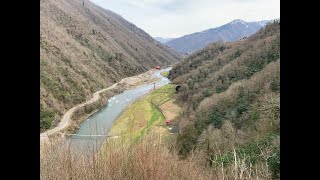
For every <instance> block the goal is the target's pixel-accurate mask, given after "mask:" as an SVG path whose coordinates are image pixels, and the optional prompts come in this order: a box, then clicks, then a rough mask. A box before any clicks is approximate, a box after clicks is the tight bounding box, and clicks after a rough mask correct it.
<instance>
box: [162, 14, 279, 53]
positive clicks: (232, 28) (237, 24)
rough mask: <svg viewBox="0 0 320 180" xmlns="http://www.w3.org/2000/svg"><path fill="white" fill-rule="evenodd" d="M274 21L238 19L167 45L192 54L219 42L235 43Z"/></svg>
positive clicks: (183, 37)
mask: <svg viewBox="0 0 320 180" xmlns="http://www.w3.org/2000/svg"><path fill="white" fill-rule="evenodd" d="M270 21H273V20H263V21H253V22H246V21H244V20H241V19H236V20H233V21H231V22H230V23H227V24H225V25H222V26H220V27H216V28H211V29H208V30H204V31H201V32H196V33H192V34H188V35H184V36H182V37H179V38H175V39H172V40H171V41H169V42H167V43H165V44H166V45H167V46H169V47H171V48H173V49H175V50H177V51H180V52H183V53H192V52H195V51H197V50H199V49H202V48H204V47H206V46H207V45H208V44H210V43H214V42H217V41H225V42H233V41H237V40H239V39H241V38H243V37H247V36H250V35H252V34H254V33H256V32H257V31H258V30H260V29H261V28H262V27H264V26H265V25H266V24H267V23H268V22H270Z"/></svg>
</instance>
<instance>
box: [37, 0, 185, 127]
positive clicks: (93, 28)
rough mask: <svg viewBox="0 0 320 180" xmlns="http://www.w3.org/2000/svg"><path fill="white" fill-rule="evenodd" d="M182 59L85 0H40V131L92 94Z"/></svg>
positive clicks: (132, 26)
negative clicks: (123, 79)
mask: <svg viewBox="0 0 320 180" xmlns="http://www.w3.org/2000/svg"><path fill="white" fill-rule="evenodd" d="M180 58H181V55H180V54H179V53H177V52H176V51H174V50H172V49H170V48H168V47H166V46H164V45H162V44H161V43H157V42H155V41H154V39H153V38H152V37H151V36H149V35H148V34H147V33H146V32H144V31H143V30H141V29H140V28H138V27H136V26H135V25H134V24H131V23H130V22H128V21H126V20H125V19H123V18H122V17H121V16H119V15H117V14H115V13H113V12H111V11H108V10H105V9H103V8H101V7H99V6H97V5H95V4H93V3H91V2H90V1H88V0H84V1H79V0H41V1H40V131H41V130H46V129H48V128H50V127H51V126H52V122H53V124H56V123H57V122H59V120H60V118H61V115H62V114H63V113H64V112H65V111H66V110H67V109H69V108H71V107H73V106H74V105H76V104H78V103H81V102H83V101H85V100H86V99H87V98H89V97H91V95H92V93H93V92H95V91H97V90H100V89H102V88H106V87H108V86H110V85H112V84H113V83H115V82H117V81H119V80H120V79H122V78H124V77H128V76H133V75H137V74H140V73H143V72H145V71H147V70H148V69H151V68H154V67H155V66H157V65H160V66H168V65H170V64H172V63H175V62H177V61H178V60H180Z"/></svg>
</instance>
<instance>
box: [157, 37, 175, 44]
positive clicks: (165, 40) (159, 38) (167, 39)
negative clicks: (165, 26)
mask: <svg viewBox="0 0 320 180" xmlns="http://www.w3.org/2000/svg"><path fill="white" fill-rule="evenodd" d="M154 39H155V40H157V41H159V42H161V43H162V44H165V43H166V42H169V41H171V40H172V39H173V38H163V37H154Z"/></svg>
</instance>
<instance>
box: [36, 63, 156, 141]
mask: <svg viewBox="0 0 320 180" xmlns="http://www.w3.org/2000/svg"><path fill="white" fill-rule="evenodd" d="M154 71H155V70H154V69H152V70H149V71H147V72H145V73H143V74H140V75H137V76H132V77H127V78H124V79H122V80H121V81H120V82H118V83H115V84H113V85H112V86H110V87H108V88H105V89H102V90H99V91H97V92H95V93H94V94H93V97H92V98H91V99H90V100H88V101H86V102H83V103H81V104H78V105H76V106H74V107H72V108H71V109H69V110H68V111H67V112H66V113H65V114H64V115H63V116H62V119H61V121H60V123H59V124H58V126H57V127H54V128H53V129H50V130H48V131H46V132H43V133H41V134H40V143H41V144H43V143H47V142H49V141H50V140H49V137H50V136H53V135H56V134H58V133H59V132H60V131H62V130H64V129H66V128H68V126H69V125H70V123H71V121H72V119H71V117H72V114H73V113H74V112H75V111H76V110H77V109H79V108H81V107H84V106H86V105H89V104H92V103H94V102H96V101H98V100H99V99H100V94H101V93H103V92H105V91H108V90H112V89H114V88H117V87H118V86H121V87H123V88H124V89H131V88H134V87H137V86H140V85H143V84H149V83H152V82H155V81H157V78H155V77H154V76H153V75H152V74H153V72H154ZM60 134H61V133H60Z"/></svg>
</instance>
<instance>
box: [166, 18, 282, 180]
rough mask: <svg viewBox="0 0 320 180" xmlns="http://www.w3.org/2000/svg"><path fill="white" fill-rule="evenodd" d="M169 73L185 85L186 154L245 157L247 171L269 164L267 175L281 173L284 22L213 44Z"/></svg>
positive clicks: (209, 162)
mask: <svg viewBox="0 0 320 180" xmlns="http://www.w3.org/2000/svg"><path fill="white" fill-rule="evenodd" d="M169 78H171V79H172V82H173V83H175V84H179V85H181V88H180V89H179V92H178V94H177V97H176V98H177V102H179V104H180V105H181V106H183V111H184V113H183V115H182V116H180V117H179V119H178V121H179V127H180V129H179V135H178V138H177V142H176V145H177V151H178V154H179V155H180V157H181V158H190V156H192V157H194V158H195V159H197V162H198V163H199V164H200V165H203V167H210V168H221V166H224V167H228V166H230V165H234V164H235V163H237V160H236V159H237V158H238V159H239V158H240V159H242V160H243V162H242V161H241V163H240V164H241V165H240V166H242V168H243V170H244V169H246V168H248V167H252V166H253V167H254V166H257V165H258V166H263V168H262V169H261V170H262V171H264V172H265V175H266V176H265V177H264V178H263V179H269V178H271V177H272V178H273V179H279V178H280V145H279V142H280V21H275V22H274V23H272V24H268V25H267V26H266V27H265V28H263V29H261V30H260V31H258V32H257V33H256V34H254V35H252V36H251V37H249V38H247V39H245V40H242V41H238V42H233V43H224V44H222V43H216V44H212V45H209V46H208V47H206V48H205V49H203V50H200V51H198V52H196V53H194V54H192V55H191V56H189V57H188V58H186V59H184V60H183V61H181V62H180V63H178V64H177V65H176V66H175V67H173V68H172V70H171V71H170V73H169ZM235 154H237V157H235Z"/></svg>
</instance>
